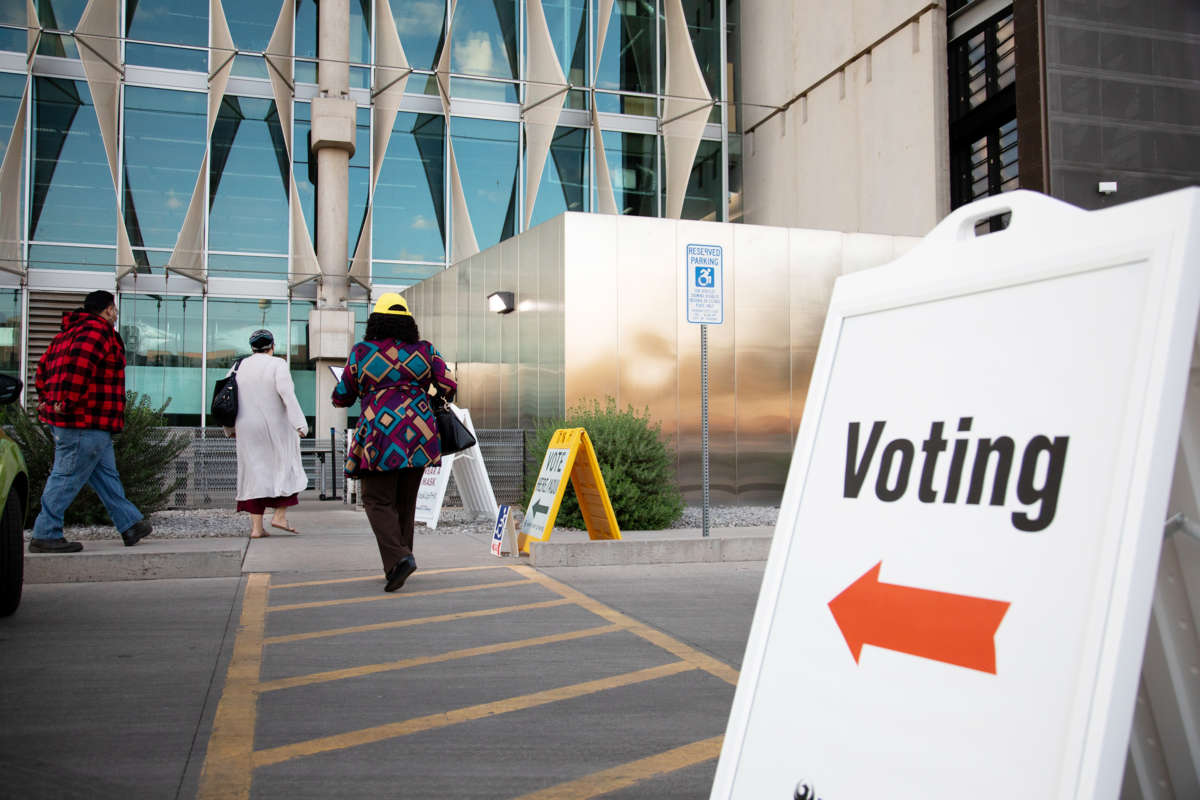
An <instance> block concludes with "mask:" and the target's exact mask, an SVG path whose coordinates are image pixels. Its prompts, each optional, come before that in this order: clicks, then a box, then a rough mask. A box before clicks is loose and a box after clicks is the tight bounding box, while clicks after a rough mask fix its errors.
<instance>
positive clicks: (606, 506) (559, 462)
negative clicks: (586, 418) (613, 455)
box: [517, 428, 621, 553]
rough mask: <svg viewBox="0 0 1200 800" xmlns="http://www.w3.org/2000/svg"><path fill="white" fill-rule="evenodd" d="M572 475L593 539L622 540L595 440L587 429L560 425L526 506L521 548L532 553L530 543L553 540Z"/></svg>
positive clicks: (581, 510) (551, 440) (581, 508)
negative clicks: (560, 509) (593, 445)
mask: <svg viewBox="0 0 1200 800" xmlns="http://www.w3.org/2000/svg"><path fill="white" fill-rule="evenodd" d="M568 476H570V478H571V485H572V486H574V487H575V496H576V498H577V499H578V500H579V511H580V513H582V514H583V521H584V523H585V524H586V525H587V532H588V538H590V539H620V538H621V530H620V528H618V527H617V517H616V515H615V514H613V509H612V503H611V502H609V499H608V490H607V489H605V488H604V476H603V475H601V474H600V462H598V461H597V460H596V450H595V449H594V448H593V447H592V440H591V439H589V438H588V435H587V431H586V430H584V429H583V428H559V429H558V430H556V431H555V432H554V436H552V437H550V446H549V447H547V448H546V456H545V458H543V459H542V468H541V470H540V471H539V472H538V477H537V482H536V483H535V484H534V486H533V496H532V497H531V498H530V499H529V507H528V508H527V509H525V519H524V521H523V522H522V523H521V532H520V536H518V537H517V547H518V549H519V550H520V551H521V552H522V553H528V552H529V543H530V542H546V541H549V540H550V532H551V531H552V530H553V529H554V519H555V517H557V516H558V507H559V505H560V504H561V503H562V499H563V492H564V491H565V490H566V488H567V481H566V478H567V477H568Z"/></svg>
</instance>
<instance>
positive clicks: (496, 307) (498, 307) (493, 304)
mask: <svg viewBox="0 0 1200 800" xmlns="http://www.w3.org/2000/svg"><path fill="white" fill-rule="evenodd" d="M514 308H516V298H515V297H514V296H513V293H512V292H492V293H491V294H489V295H488V311H494V312H496V313H497V314H508V313H510V312H511V311H512V310H513V309H514Z"/></svg>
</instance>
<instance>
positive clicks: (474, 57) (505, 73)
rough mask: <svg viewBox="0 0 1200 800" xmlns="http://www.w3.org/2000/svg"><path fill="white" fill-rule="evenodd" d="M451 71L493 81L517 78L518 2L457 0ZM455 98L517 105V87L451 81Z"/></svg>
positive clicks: (506, 84) (507, 0)
mask: <svg viewBox="0 0 1200 800" xmlns="http://www.w3.org/2000/svg"><path fill="white" fill-rule="evenodd" d="M450 31H451V36H452V39H451V46H450V71H451V72H456V73H460V74H463V75H484V76H488V77H493V78H516V77H517V4H516V2H515V0H458V3H457V5H456V6H455V10H454V21H453V23H452V24H451V26H450ZM450 93H451V94H452V95H453V96H454V97H470V98H475V99H479V100H496V101H500V102H507V103H515V102H517V89H516V85H515V84H511V83H494V82H490V81H470V80H462V79H453V80H451V89H450Z"/></svg>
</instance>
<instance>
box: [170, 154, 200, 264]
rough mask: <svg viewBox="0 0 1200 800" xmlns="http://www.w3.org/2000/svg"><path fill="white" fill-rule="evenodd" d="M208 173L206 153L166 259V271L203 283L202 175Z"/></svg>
mask: <svg viewBox="0 0 1200 800" xmlns="http://www.w3.org/2000/svg"><path fill="white" fill-rule="evenodd" d="M207 174H208V154H207V153H206V154H205V155H204V159H203V160H202V161H201V162H200V177H199V178H197V179H196V186H195V188H194V189H192V199H191V200H190V201H189V202H188V210H187V214H186V215H184V218H183V227H182V228H180V229H179V236H178V237H176V239H175V249H174V250H172V251H171V258H170V260H168V261H167V266H166V271H167V272H168V273H170V272H174V273H177V274H179V275H184V276H186V277H188V278H191V279H192V280H194V281H200V282H201V283H204V282H205V280H204V212H205V209H207V208H208V205H207V204H206V203H205V202H204V188H205V181H204V177H205V176H206V175H207Z"/></svg>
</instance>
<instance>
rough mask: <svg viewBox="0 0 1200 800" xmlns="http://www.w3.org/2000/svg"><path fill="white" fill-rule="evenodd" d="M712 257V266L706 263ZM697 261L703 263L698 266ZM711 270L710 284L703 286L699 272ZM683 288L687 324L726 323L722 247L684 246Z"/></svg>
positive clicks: (714, 245)
mask: <svg viewBox="0 0 1200 800" xmlns="http://www.w3.org/2000/svg"><path fill="white" fill-rule="evenodd" d="M714 251H715V252H714ZM714 258H715V259H716V263H715V264H712V263H708V262H710V261H711V260H712V259H714ZM700 259H704V260H705V263H703V264H699V263H698V261H699V260H700ZM710 269H711V271H712V272H711V276H710V280H709V283H708V284H707V285H704V284H702V282H701V278H700V277H699V270H710ZM683 285H684V303H685V304H686V305H687V321H688V322H690V323H692V324H694V325H721V324H723V323H724V322H725V248H724V247H723V246H722V245H719V244H699V243H692V244H689V245H686V246H685V247H684V249H683ZM714 304H715V308H714Z"/></svg>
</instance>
